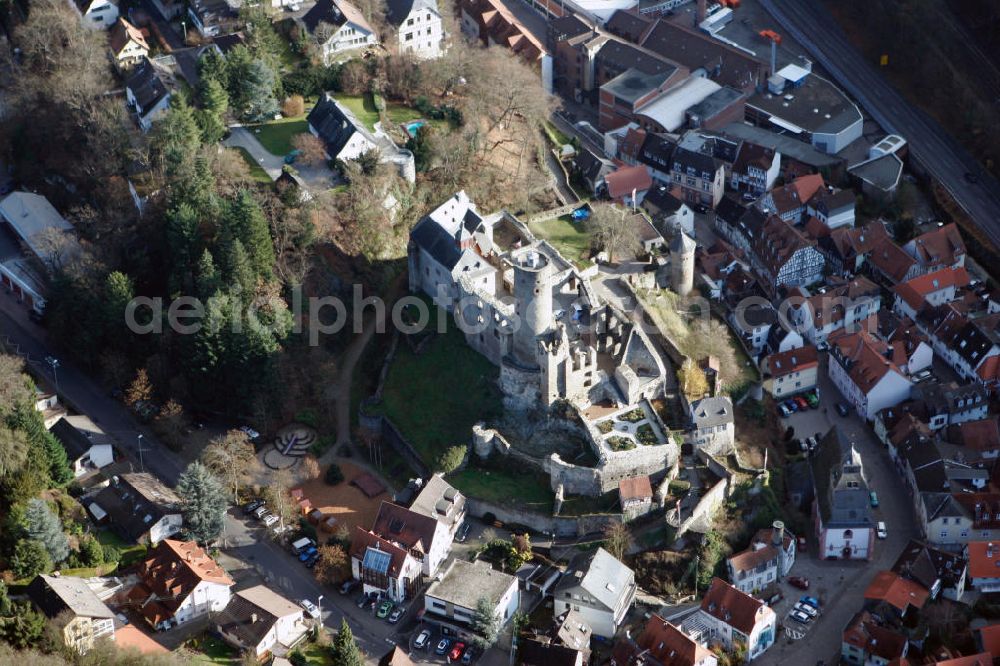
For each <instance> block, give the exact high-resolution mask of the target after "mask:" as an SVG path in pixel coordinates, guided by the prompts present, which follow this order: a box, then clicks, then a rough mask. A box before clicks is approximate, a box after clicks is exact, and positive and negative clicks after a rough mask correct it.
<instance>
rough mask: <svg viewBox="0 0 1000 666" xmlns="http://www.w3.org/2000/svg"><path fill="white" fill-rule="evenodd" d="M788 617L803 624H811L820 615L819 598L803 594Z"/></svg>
mask: <svg viewBox="0 0 1000 666" xmlns="http://www.w3.org/2000/svg"><path fill="white" fill-rule="evenodd" d="M788 617H790V618H791V619H793V620H795V621H796V622H799V623H801V624H809V623H810V622H812V621H813V620H815V619H816V618H817V617H819V599H817V598H816V597H810V596H809V595H805V596H803V597H802V598H801V599H799V600H798V601H797V602H796V603H795V606H793V607H792V610H791V611H790V612H789V613H788Z"/></svg>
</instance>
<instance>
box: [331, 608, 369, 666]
mask: <svg viewBox="0 0 1000 666" xmlns="http://www.w3.org/2000/svg"><path fill="white" fill-rule="evenodd" d="M330 652H331V653H332V654H333V663H335V664H337V666H362V665H363V664H364V659H362V657H361V650H360V649H358V644H357V642H355V640H354V632H352V631H351V627H350V625H348V624H347V618H343V619H341V620H340V631H338V632H337V636H336V638H334V639H333V645H332V646H331V647H330Z"/></svg>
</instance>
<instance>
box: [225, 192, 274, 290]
mask: <svg viewBox="0 0 1000 666" xmlns="http://www.w3.org/2000/svg"><path fill="white" fill-rule="evenodd" d="M226 226H227V228H228V229H229V232H230V233H231V234H232V236H233V238H235V239H238V240H240V241H241V242H242V243H243V248H244V249H245V250H246V251H247V255H248V256H249V257H250V261H251V264H252V266H253V269H254V272H255V273H256V274H257V275H258V276H260V277H262V278H264V280H265V281H268V280H270V279H271V271H272V268H273V266H274V244H273V243H272V242H271V231H270V230H269V229H268V225H267V218H265V217H264V212H263V211H262V210H261V209H260V206H259V205H258V204H257V202H256V201H254V198H253V194H251V193H250V191H249V190H243V191H242V192H240V193H239V194H238V195H236V199H235V200H234V201H233V203H232V204H231V205H230V207H229V215H228V216H227V225H226Z"/></svg>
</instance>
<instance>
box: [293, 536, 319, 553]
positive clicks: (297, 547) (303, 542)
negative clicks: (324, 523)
mask: <svg viewBox="0 0 1000 666" xmlns="http://www.w3.org/2000/svg"><path fill="white" fill-rule="evenodd" d="M315 545H316V542H314V541H313V540H312V539H310V538H309V537H303V538H301V539H299V540H298V541H293V542H292V552H294V553H295V554H296V555H298V554H299V553H301V552H302V551H303V550H305V549H306V548H308V547H309V546H315Z"/></svg>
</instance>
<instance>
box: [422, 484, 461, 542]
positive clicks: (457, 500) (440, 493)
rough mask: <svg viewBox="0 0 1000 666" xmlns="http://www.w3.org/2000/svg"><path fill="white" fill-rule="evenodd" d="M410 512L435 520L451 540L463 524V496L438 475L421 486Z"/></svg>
mask: <svg viewBox="0 0 1000 666" xmlns="http://www.w3.org/2000/svg"><path fill="white" fill-rule="evenodd" d="M410 511H413V512H415V513H419V514H422V515H424V516H430V517H431V518H434V519H435V520H437V521H438V522H439V523H441V524H442V525H444V526H445V528H446V530H447V534H448V538H449V539H452V540H453V539H454V538H455V533H456V532H458V530H459V528H460V527H461V526H462V523H464V522H465V514H466V510H465V495H463V494H462V493H460V492H458V491H457V490H456V489H455V488H454V487H452V486H451V484H449V483H448V482H447V481H445V480H444V478H443V477H442V476H441V475H440V474H435V475H433V476H432V477H430V478H429V479H427V482H426V483H424V484H423V489H422V490H421V491H420V492H419V493H417V496H416V498H414V500H413V502H412V503H411V504H410Z"/></svg>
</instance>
